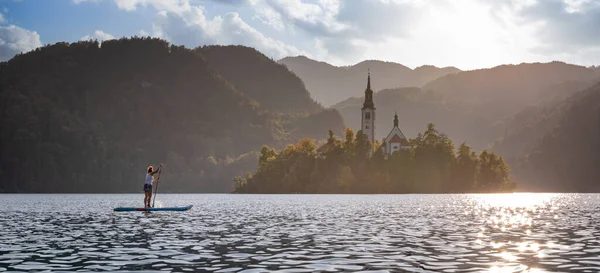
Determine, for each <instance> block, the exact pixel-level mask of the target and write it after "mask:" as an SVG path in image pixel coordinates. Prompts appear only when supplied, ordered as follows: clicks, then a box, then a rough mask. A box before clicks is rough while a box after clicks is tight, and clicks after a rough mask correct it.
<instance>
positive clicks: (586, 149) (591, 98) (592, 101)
mask: <svg viewBox="0 0 600 273" xmlns="http://www.w3.org/2000/svg"><path fill="white" fill-rule="evenodd" d="M555 112H558V113H561V114H560V116H561V117H560V119H559V122H558V123H557V125H556V126H555V127H554V128H553V129H552V130H551V131H550V132H547V133H546V134H544V136H543V137H542V138H540V139H538V140H537V141H536V142H535V144H534V145H533V146H534V148H533V149H532V150H530V152H529V153H528V154H527V155H526V156H524V157H522V158H521V159H520V160H519V161H518V163H520V164H519V165H516V170H515V172H516V173H517V174H518V176H519V178H520V180H521V181H523V182H524V183H525V184H526V185H528V187H529V188H528V190H539V189H543V190H546V191H561V192H599V191H600V169H599V168H598V165H599V164H600V154H599V153H598V151H600V83H598V84H596V85H594V86H592V87H590V88H588V89H586V90H584V91H582V92H580V93H577V94H576V95H574V96H572V97H570V98H569V99H568V100H567V101H566V102H565V103H562V104H561V107H556V108H555ZM534 126H537V124H536V125H534Z"/></svg>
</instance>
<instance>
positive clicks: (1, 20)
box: [0, 13, 6, 24]
mask: <svg viewBox="0 0 600 273" xmlns="http://www.w3.org/2000/svg"><path fill="white" fill-rule="evenodd" d="M4 22H6V18H4V14H2V13H0V24H2V23H4Z"/></svg>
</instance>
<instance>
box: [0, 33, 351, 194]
mask: <svg viewBox="0 0 600 273" xmlns="http://www.w3.org/2000/svg"><path fill="white" fill-rule="evenodd" d="M224 56H235V58H236V61H235V62H234V61H233V60H232V61H228V60H227V59H226V58H225V57H224ZM243 65H246V66H248V67H254V68H253V70H252V72H251V73H249V72H247V71H248V70H250V69H249V68H248V67H244V66H243ZM272 75H277V77H272ZM0 127H1V128H2V132H1V133H0V139H1V142H0V148H1V150H0V192H139V191H140V190H141V187H142V184H143V179H144V175H145V172H146V168H147V167H148V166H149V165H155V166H156V165H158V164H159V163H164V164H165V165H164V167H165V168H164V171H163V172H162V177H161V181H162V182H163V183H162V184H161V190H162V191H164V192H226V191H231V190H232V185H231V182H230V181H231V175H232V174H243V173H245V172H247V171H250V170H252V169H253V168H254V166H255V165H256V162H257V160H258V151H259V149H260V147H261V146H262V145H263V144H265V143H268V144H269V145H273V146H275V147H278V146H282V147H283V146H284V145H285V144H287V143H289V142H294V141H297V140H298V139H300V138H303V137H315V136H316V134H317V132H321V131H323V130H327V129H328V128H334V130H336V131H338V132H340V133H341V132H343V128H344V125H343V120H342V118H341V116H340V115H339V114H338V113H337V112H336V111H334V110H326V109H324V108H323V107H322V106H320V105H319V104H318V103H317V102H315V101H314V100H313V99H312V98H311V97H310V95H309V93H308V91H307V90H306V89H305V88H304V85H303V83H302V80H300V78H298V77H297V76H295V75H294V74H293V73H291V72H290V71H289V70H287V69H286V68H285V67H284V66H283V65H281V64H278V63H276V62H274V61H273V60H271V59H269V58H267V57H266V56H264V55H263V54H261V53H259V52H258V51H256V50H254V49H252V48H247V47H241V46H227V47H226V46H205V47H200V48H195V49H188V48H185V47H182V46H176V45H172V44H169V43H168V42H166V41H164V40H161V39H155V38H139V37H132V38H122V39H118V40H109V41H104V42H102V43H101V44H100V43H99V42H97V41H80V42H76V43H56V44H52V45H47V46H44V47H41V48H38V49H36V50H34V51H31V52H28V53H25V54H20V55H17V56H15V57H13V58H12V59H11V60H9V61H8V62H3V63H1V64H0Z"/></svg>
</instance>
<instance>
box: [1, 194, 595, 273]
mask: <svg viewBox="0 0 600 273" xmlns="http://www.w3.org/2000/svg"><path fill="white" fill-rule="evenodd" d="M142 204H143V195H142V194H136V195H128V194H116V195H100V194H92V195H82V194H73V195H70V194H57V195H33V194H31V195H25V194H21V195H6V194H4V195H0V271H30V272H31V271H54V272H57V271H112V272H114V271H159V272H165V271H174V272H185V271H195V272H272V271H280V272H315V271H317V272H334V271H338V272H348V271H354V272H356V271H364V272H366V271H371V272H481V271H484V272H550V271H551V272H599V271H600V239H599V238H600V230H599V228H600V225H599V224H600V195H599V194H498V195H229V194H215V195H210V194H197V195H196V194H185V195H180V194H177V195H170V194H160V193H159V194H158V195H157V206H183V205H187V204H193V205H194V207H193V208H192V209H191V210H189V211H185V212H154V213H144V212H113V208H114V207H118V206H137V207H139V206H140V205H142Z"/></svg>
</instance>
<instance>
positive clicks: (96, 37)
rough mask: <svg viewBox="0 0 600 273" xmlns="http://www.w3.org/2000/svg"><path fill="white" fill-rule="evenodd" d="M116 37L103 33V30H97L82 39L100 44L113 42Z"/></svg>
mask: <svg viewBox="0 0 600 273" xmlns="http://www.w3.org/2000/svg"><path fill="white" fill-rule="evenodd" d="M114 38H115V37H114V36H112V35H110V34H108V33H106V32H104V31H102V30H96V31H94V33H93V34H92V35H85V36H83V37H81V40H82V41H84V40H98V41H100V42H102V41H106V40H112V39H114Z"/></svg>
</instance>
